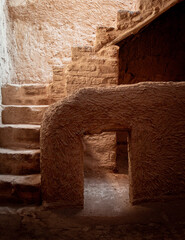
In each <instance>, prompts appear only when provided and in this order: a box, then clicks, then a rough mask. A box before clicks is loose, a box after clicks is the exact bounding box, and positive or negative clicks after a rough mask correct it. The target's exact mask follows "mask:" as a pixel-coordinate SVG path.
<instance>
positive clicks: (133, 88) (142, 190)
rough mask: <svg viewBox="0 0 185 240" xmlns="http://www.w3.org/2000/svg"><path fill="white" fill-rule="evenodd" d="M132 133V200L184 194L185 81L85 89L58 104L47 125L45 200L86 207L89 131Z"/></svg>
mask: <svg viewBox="0 0 185 240" xmlns="http://www.w3.org/2000/svg"><path fill="white" fill-rule="evenodd" d="M118 129H119V130H127V131H128V132H129V183H130V200H131V202H132V203H137V202H142V201H146V200H159V201H161V200H163V199H171V198H174V197H177V198H178V197H180V196H181V197H184V193H185V175H184V170H185V155H184V152H185V145H184V141H185V83H184V82H181V83H179V82H178V83H174V82H166V83H165V82H162V83H156V82H155V83H154V82H145V83H139V84H133V85H124V86H116V87H110V88H99V89H97V88H85V89H82V90H80V91H79V92H78V93H76V94H74V95H72V96H70V97H68V98H66V99H65V100H63V101H59V102H57V103H56V104H53V105H52V106H51V107H50V108H49V109H48V110H47V111H46V113H45V117H44V120H43V122H42V126H41V175H42V193H43V200H44V201H46V202H47V203H52V204H56V203H57V204H59V205H63V206H70V205H71V206H72V205H75V206H78V205H83V190H84V189H83V187H84V182H83V177H84V173H83V147H82V137H83V135H84V134H85V133H99V132H101V131H110V130H118Z"/></svg>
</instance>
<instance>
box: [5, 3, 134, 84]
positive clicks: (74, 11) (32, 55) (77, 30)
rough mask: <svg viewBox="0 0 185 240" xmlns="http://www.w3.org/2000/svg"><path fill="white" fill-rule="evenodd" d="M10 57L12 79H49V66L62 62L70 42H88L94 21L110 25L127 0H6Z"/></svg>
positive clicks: (94, 27) (112, 24) (95, 23)
mask: <svg viewBox="0 0 185 240" xmlns="http://www.w3.org/2000/svg"><path fill="white" fill-rule="evenodd" d="M7 3H8V6H9V14H10V17H11V23H12V37H13V39H14V42H13V44H12V49H11V50H12V57H13V61H14V63H15V72H16V78H15V79H14V80H13V81H14V82H16V83H22V82H24V83H28V82H39V81H43V82H47V81H51V80H52V66H53V65H59V66H62V65H63V64H65V62H66V61H68V58H69V57H70V48H71V46H72V45H92V43H93V41H94V39H95V29H96V27H97V25H98V24H101V25H102V24H103V25H106V26H114V25H115V21H116V14H117V11H118V10H119V9H124V8H126V9H128V10H129V9H131V8H132V7H133V8H135V1H131V0H127V1H120V0H110V1H107V0H91V1H86V0H83V1H82V0H72V1H68V0H63V1H61V0H47V1H40V0H10V1H8V2H7Z"/></svg>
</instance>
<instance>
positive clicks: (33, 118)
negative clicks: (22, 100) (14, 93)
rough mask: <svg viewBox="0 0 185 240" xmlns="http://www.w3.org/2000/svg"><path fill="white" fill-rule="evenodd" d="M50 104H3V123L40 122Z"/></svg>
mask: <svg viewBox="0 0 185 240" xmlns="http://www.w3.org/2000/svg"><path fill="white" fill-rule="evenodd" d="M47 108H48V105H45V106H42V105H41V106H23V105H22V106H19V105H18V106H3V111H2V123H3V124H40V123H41V121H42V117H43V114H44V112H45V111H46V109H47Z"/></svg>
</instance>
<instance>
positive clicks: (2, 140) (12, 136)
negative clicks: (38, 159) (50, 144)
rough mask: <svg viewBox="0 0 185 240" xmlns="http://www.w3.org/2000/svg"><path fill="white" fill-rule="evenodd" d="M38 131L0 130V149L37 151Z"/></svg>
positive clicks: (22, 129)
mask: <svg viewBox="0 0 185 240" xmlns="http://www.w3.org/2000/svg"><path fill="white" fill-rule="evenodd" d="M39 141H40V130H39V129H24V128H12V127H3V128H0V147H1V148H17V149H21V148H25V149H38V148H39V146H40V144H39Z"/></svg>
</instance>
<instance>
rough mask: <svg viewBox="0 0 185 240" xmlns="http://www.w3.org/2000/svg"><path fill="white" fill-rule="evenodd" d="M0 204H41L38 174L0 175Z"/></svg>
mask: <svg viewBox="0 0 185 240" xmlns="http://www.w3.org/2000/svg"><path fill="white" fill-rule="evenodd" d="M0 202H1V203H6V204H7V203H12V202H13V203H16V202H17V203H27V204H29V203H35V204H39V203H40V202H41V193H40V174H34V175H26V176H14V175H0Z"/></svg>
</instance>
